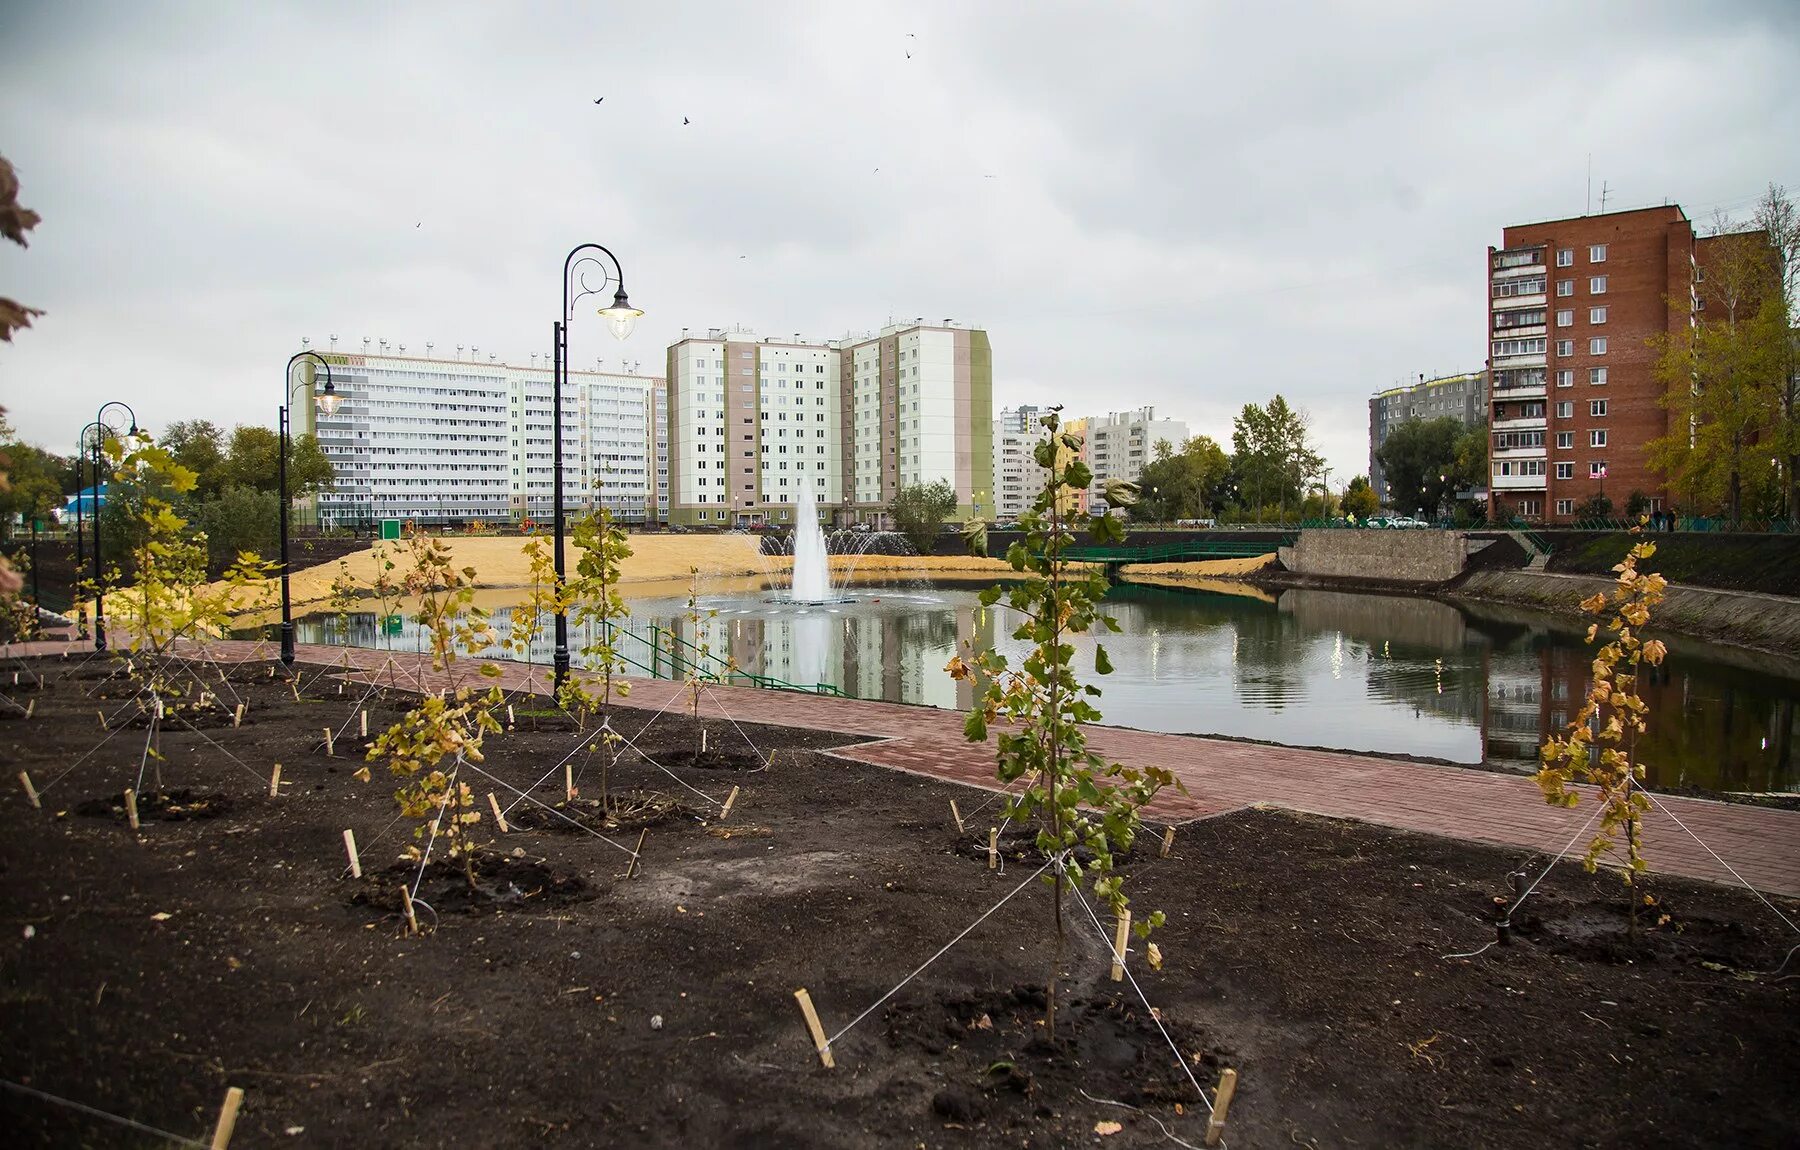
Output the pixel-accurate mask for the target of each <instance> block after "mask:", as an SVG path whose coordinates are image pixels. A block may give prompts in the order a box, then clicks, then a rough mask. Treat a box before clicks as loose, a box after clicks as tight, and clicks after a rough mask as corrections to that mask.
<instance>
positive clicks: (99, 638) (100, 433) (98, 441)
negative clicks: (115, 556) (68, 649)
mask: <svg viewBox="0 0 1800 1150" xmlns="http://www.w3.org/2000/svg"><path fill="white" fill-rule="evenodd" d="M109 407H122V408H124V409H125V413H126V414H127V415H129V416H131V430H130V432H128V433H127V434H130V435H133V436H135V435H136V434H137V433H138V426H137V412H135V411H133V410H131V405H130V404H129V403H121V402H120V401H119V400H116V399H115V400H112V401H111V402H109V403H103V404H101V405H100V410H99V411H97V412H95V413H94V423H95V424H98V426H97V427H95V428H94V650H96V651H104V650H106V579H105V575H104V574H103V573H102V571H101V568H100V447H101V445H102V444H103V443H105V442H106V435H105V433H106V432H107V431H108V430H110V428H108V426H107V423H106V409H107V408H109Z"/></svg>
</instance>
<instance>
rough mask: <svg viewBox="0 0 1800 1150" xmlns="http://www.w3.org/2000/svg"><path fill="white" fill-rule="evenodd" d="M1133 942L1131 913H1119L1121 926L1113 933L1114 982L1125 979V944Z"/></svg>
mask: <svg viewBox="0 0 1800 1150" xmlns="http://www.w3.org/2000/svg"><path fill="white" fill-rule="evenodd" d="M1130 940H1131V912H1130V911H1129V910H1122V911H1120V912H1119V926H1118V929H1116V930H1114V931H1113V963H1112V980H1113V981H1114V982H1118V981H1120V980H1122V979H1123V978H1124V977H1125V944H1126V943H1127V942H1129V941H1130Z"/></svg>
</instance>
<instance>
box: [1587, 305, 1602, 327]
mask: <svg viewBox="0 0 1800 1150" xmlns="http://www.w3.org/2000/svg"><path fill="white" fill-rule="evenodd" d="M1588 322H1589V323H1605V322H1606V309H1605V308H1603V307H1591V308H1588Z"/></svg>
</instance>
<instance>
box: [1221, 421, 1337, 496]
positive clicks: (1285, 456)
mask: <svg viewBox="0 0 1800 1150" xmlns="http://www.w3.org/2000/svg"><path fill="white" fill-rule="evenodd" d="M1231 451H1232V459H1231V464H1232V468H1233V470H1235V471H1236V473H1237V478H1238V482H1239V484H1240V494H1241V495H1242V496H1243V497H1245V498H1246V499H1248V500H1249V503H1248V506H1249V507H1250V508H1251V509H1252V510H1253V511H1254V510H1260V509H1261V508H1262V507H1265V506H1267V505H1268V504H1270V503H1275V504H1277V505H1278V506H1279V507H1280V509H1281V517H1282V520H1283V521H1284V522H1285V521H1286V519H1287V508H1288V505H1289V504H1295V505H1298V504H1299V502H1300V496H1301V490H1302V488H1303V486H1304V485H1305V483H1306V481H1307V480H1308V479H1310V478H1311V477H1313V476H1315V475H1317V474H1319V469H1320V468H1321V467H1323V466H1324V462H1325V460H1324V457H1323V456H1321V455H1320V454H1319V452H1318V451H1317V450H1316V449H1315V448H1314V446H1313V443H1312V436H1311V432H1310V429H1309V427H1308V420H1307V417H1306V415H1305V414H1304V413H1303V412H1300V411H1297V410H1295V409H1294V408H1292V407H1290V406H1289V405H1288V401H1287V400H1286V399H1285V398H1284V397H1282V396H1280V395H1277V396H1276V397H1275V398H1274V399H1271V400H1270V401H1269V402H1268V403H1267V404H1265V405H1264V406H1262V407H1258V406H1257V405H1256V404H1254V403H1247V404H1245V405H1244V409H1243V410H1242V411H1241V412H1239V413H1238V415H1237V418H1236V419H1234V420H1232V423H1231Z"/></svg>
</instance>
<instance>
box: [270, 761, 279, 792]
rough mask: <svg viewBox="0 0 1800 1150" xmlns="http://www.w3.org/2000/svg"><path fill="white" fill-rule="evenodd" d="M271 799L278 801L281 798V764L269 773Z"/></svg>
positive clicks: (276, 765) (277, 764)
mask: <svg viewBox="0 0 1800 1150" xmlns="http://www.w3.org/2000/svg"><path fill="white" fill-rule="evenodd" d="M269 797H270V798H272V799H278V798H280V797H281V764H280V763H276V764H275V769H274V770H272V771H270V772H269Z"/></svg>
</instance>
